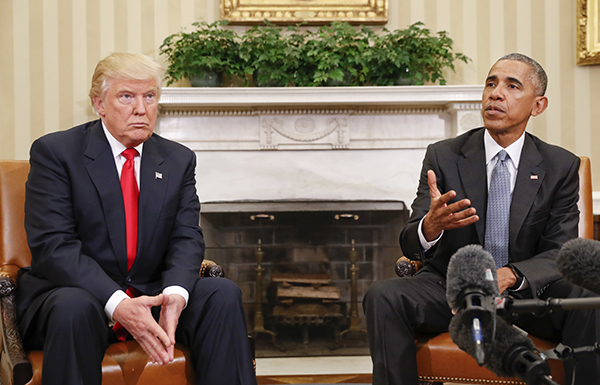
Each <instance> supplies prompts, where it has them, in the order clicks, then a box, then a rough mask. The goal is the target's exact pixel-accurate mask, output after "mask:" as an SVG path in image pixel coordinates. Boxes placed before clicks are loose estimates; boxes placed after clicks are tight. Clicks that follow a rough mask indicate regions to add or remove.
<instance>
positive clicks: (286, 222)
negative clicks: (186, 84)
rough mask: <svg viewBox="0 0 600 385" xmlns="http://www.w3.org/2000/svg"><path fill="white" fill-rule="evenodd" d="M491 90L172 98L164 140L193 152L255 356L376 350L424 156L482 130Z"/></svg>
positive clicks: (205, 218) (168, 96) (163, 114)
mask: <svg viewBox="0 0 600 385" xmlns="http://www.w3.org/2000/svg"><path fill="white" fill-rule="evenodd" d="M481 91H482V89H481V87H479V86H414V87H412V86H406V87H331V88H327V87H315V88H293V87H292V88H216V89H212V88H203V89H200V88H165V89H164V90H163V94H162V98H161V102H160V115H159V119H158V123H157V132H158V133H159V134H161V135H162V136H164V137H166V138H169V139H172V140H175V141H178V142H180V143H182V144H184V145H186V146H188V147H190V148H191V149H192V150H193V151H194V152H195V153H196V156H197V160H198V164H197V169H196V176H197V178H196V179H197V189H198V193H199V196H200V200H201V203H202V209H201V210H202V212H201V226H202V227H203V229H204V232H205V236H206V243H207V253H206V256H207V258H209V259H213V260H215V261H217V262H218V263H219V264H221V265H223V267H224V268H225V271H226V275H227V277H228V278H230V279H232V280H233V281H235V282H236V283H237V284H238V285H239V286H240V288H241V289H242V293H243V298H244V306H245V310H246V314H247V318H248V326H249V329H250V331H252V332H255V333H256V334H257V335H258V336H259V338H258V339H257V342H258V343H259V344H258V346H257V352H258V354H259V355H260V354H262V353H264V354H265V355H271V354H272V355H276V354H280V355H284V354H291V353H289V348H290V347H292V346H297V347H298V349H297V350H296V353H295V354H296V355H311V354H315V351H316V350H317V349H315V345H316V344H317V342H318V341H325V342H326V343H327V344H329V346H330V347H331V348H332V349H329V350H330V353H329V354H345V352H346V353H348V352H349V353H348V354H353V353H354V354H365V353H366V350H365V348H366V344H365V340H364V332H363V331H362V329H364V326H365V325H364V317H363V316H362V306H361V302H362V296H363V295H364V292H365V290H366V289H367V288H368V286H369V285H370V283H372V282H373V281H375V280H379V279H384V278H388V277H391V276H393V274H394V272H393V271H394V269H393V264H394V262H395V260H396V259H397V258H398V257H399V256H400V255H401V253H402V252H401V250H400V248H399V246H398V235H399V231H400V228H401V227H402V225H403V224H404V223H405V222H406V220H407V218H408V215H409V211H408V207H407V205H408V204H410V202H411V201H412V199H413V198H414V195H415V191H416V187H417V182H418V178H419V172H420V169H421V161H422V159H423V156H424V153H425V149H426V147H427V145H428V144H430V143H432V142H435V141H438V140H441V139H444V138H448V137H452V136H456V135H457V134H460V133H462V132H465V131H467V130H468V129H470V128H473V127H476V126H478V125H481V117H480V114H479V109H480V104H481V102H480V100H481ZM257 256H258V258H257ZM352 258H355V262H354V263H353V262H352V261H351V260H352ZM259 259H260V261H259ZM259 273H260V274H259ZM259 275H260V277H258V276H259ZM290 275H291V276H292V278H290ZM353 275H354V279H353ZM274 277H275V279H273V278H274ZM282 277H283V278H282ZM258 278H260V280H259V279H258ZM353 286H354V287H355V290H352V287H353ZM282 287H285V288H284V289H282ZM278 291H279V292H281V293H288V294H285V295H283V294H282V295H279V296H277V292H278ZM273 293H275V294H273ZM289 293H293V294H289ZM353 294H354V297H355V299H353ZM311 295H312V296H313V297H314V296H317V297H318V296H327V295H331V298H310V296H311ZM286 296H287V297H286ZM294 296H296V297H294ZM298 309H304V310H303V311H305V313H306V314H304V315H297V314H298ZM257 325H258V326H257ZM263 330H264V331H263ZM344 330H351V332H348V333H346V334H343V331H344ZM270 332H274V333H277V334H276V335H273V334H272V333H270ZM354 337H357V338H356V340H358V341H361V342H360V343H358V344H355V345H352V342H351V341H352V340H353V338H354ZM286 338H287V340H286ZM294 338H295V339H294ZM283 345H285V346H286V348H287V349H286V352H282V351H281V350H280V349H277V347H281V346H283ZM352 349H354V350H352Z"/></svg>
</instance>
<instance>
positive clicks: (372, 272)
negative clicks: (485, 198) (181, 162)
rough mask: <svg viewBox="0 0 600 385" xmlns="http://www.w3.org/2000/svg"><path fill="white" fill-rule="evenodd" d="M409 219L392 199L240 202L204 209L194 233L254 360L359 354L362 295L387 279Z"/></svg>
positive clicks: (363, 340) (362, 337) (362, 345)
mask: <svg viewBox="0 0 600 385" xmlns="http://www.w3.org/2000/svg"><path fill="white" fill-rule="evenodd" d="M407 218H408V210H407V209H406V207H405V205H404V203H403V202H399V201H339V202H336V201H271V202H245V201H240V202H215V203H204V204H203V206H202V218H201V225H202V227H203V229H204V232H205V238H206V244H207V251H206V257H207V258H208V259H212V260H215V261H218V262H219V264H220V265H222V266H223V267H224V269H225V274H226V276H227V277H228V278H230V279H232V280H233V281H234V282H236V283H237V284H238V285H239V286H240V288H241V289H242V293H243V294H242V295H243V300H244V308H245V311H246V316H247V323H248V329H249V331H250V332H251V334H254V335H255V336H256V337H257V354H258V356H259V357H260V356H273V355H305V354H310V353H309V352H310V351H311V350H312V351H313V353H315V354H319V352H321V354H324V353H326V352H327V351H328V353H329V354H344V352H345V349H346V348H349V350H348V351H352V352H355V351H356V348H357V347H358V348H362V350H361V352H362V353H365V352H366V350H365V349H366V346H367V345H366V333H365V332H364V328H365V326H366V324H365V320H364V316H363V311H362V297H363V295H364V293H365V291H366V289H367V288H368V287H369V285H370V284H371V283H372V282H373V281H375V280H379V279H384V278H389V277H392V276H393V275H394V263H395V261H396V259H397V258H398V257H399V256H400V255H401V251H400V248H399V246H398V234H399V232H400V228H401V227H402V225H403V224H404V223H405V222H406V220H407ZM357 341H358V342H357ZM294 351H295V352H294ZM298 351H302V352H305V353H298Z"/></svg>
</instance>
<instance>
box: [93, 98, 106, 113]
mask: <svg viewBox="0 0 600 385" xmlns="http://www.w3.org/2000/svg"><path fill="white" fill-rule="evenodd" d="M94 108H96V112H98V115H100V116H104V114H105V112H104V101H103V100H102V99H101V98H100V97H99V96H94Z"/></svg>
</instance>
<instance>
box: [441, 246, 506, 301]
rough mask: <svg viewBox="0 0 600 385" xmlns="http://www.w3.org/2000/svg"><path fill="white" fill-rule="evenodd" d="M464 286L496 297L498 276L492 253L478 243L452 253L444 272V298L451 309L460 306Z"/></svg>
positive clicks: (497, 294)
mask: <svg viewBox="0 0 600 385" xmlns="http://www.w3.org/2000/svg"><path fill="white" fill-rule="evenodd" d="M466 288H478V289H481V290H482V291H483V293H484V294H485V295H488V296H492V297H498V296H500V291H499V289H498V276H497V275H496V263H495V262H494V258H493V257H492V255H491V254H490V253H489V252H487V251H486V250H484V249H483V247H481V246H480V245H467V246H464V247H461V248H460V249H458V250H457V251H456V253H454V255H453V256H452V258H450V262H449V263H448V270H447V272H446V299H447V300H448V305H450V308H451V309H458V308H459V307H460V301H461V295H462V294H463V292H464V290H465V289H466Z"/></svg>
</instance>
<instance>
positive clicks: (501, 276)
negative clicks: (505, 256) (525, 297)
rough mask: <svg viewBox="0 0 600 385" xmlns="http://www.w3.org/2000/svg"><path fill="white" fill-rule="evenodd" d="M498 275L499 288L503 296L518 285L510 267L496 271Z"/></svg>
mask: <svg viewBox="0 0 600 385" xmlns="http://www.w3.org/2000/svg"><path fill="white" fill-rule="evenodd" d="M496 273H497V274H498V288H499V289H500V293H501V294H502V293H504V291H506V289H508V288H509V287H511V286H513V285H514V284H515V283H517V277H516V276H515V273H514V272H513V271H512V269H511V268H510V267H501V268H500V269H498V270H496Z"/></svg>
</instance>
